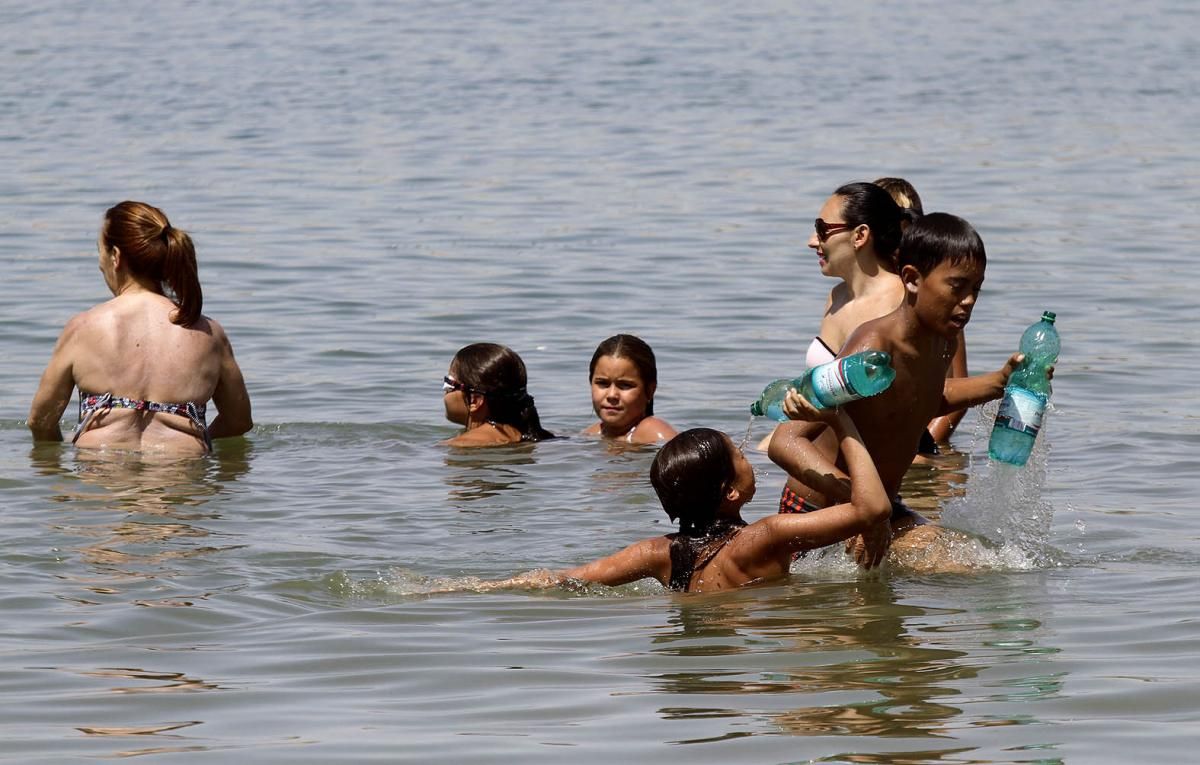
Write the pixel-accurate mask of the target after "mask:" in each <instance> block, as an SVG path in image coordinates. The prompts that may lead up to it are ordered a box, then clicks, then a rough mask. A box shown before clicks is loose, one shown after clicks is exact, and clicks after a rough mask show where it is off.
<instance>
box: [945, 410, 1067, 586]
mask: <svg viewBox="0 0 1200 765" xmlns="http://www.w3.org/2000/svg"><path fill="white" fill-rule="evenodd" d="M995 408H996V407H995V405H992V406H990V407H987V408H985V409H984V410H983V411H981V413H980V417H979V418H978V424H977V426H976V429H975V434H974V442H973V444H972V449H971V453H972V455H979V454H984V453H985V452H984V444H985V443H986V439H987V437H988V435H989V429H990V426H991V424H992V420H993V419H994V415H995ZM1049 415H1050V411H1049V410H1048V411H1047V418H1046V420H1044V421H1043V426H1042V432H1041V433H1040V434H1039V436H1038V440H1037V441H1036V442H1035V443H1034V447H1033V452H1032V453H1031V454H1030V456H1029V461H1028V462H1027V463H1026V464H1025V465H1024V466H1023V467H1018V466H1016V465H1009V464H1007V463H1004V462H998V461H996V460H991V459H988V458H987V457H986V456H981V457H976V456H973V457H972V459H971V463H970V467H969V468H968V478H967V485H966V491H965V492H964V494H963V496H961V497H958V498H954V499H952V500H950V501H949V502H948V503H947V505H946V507H945V509H944V510H943V511H942V518H941V521H942V524H943V525H945V526H947V527H950V528H953V529H958V530H961V531H964V532H967V533H968V534H973V535H975V536H978V537H981V538H982V539H984V540H986V541H987V542H988V543H990V544H991V545H994V546H995V551H996V553H997V554H998V555H999V556H1001V557H1002V558H1003V559H1005V560H1007V561H1008V562H1010V563H1019V562H1020V561H1021V560H1022V559H1023V560H1025V561H1027V564H1028V565H1029V566H1045V565H1048V564H1050V563H1052V561H1053V558H1054V554H1053V552H1054V551H1053V550H1052V548H1050V546H1049V544H1048V540H1049V537H1050V528H1051V523H1052V522H1053V519H1054V508H1053V507H1051V505H1050V504H1049V503H1048V502H1045V501H1043V500H1042V496H1041V495H1042V487H1043V486H1044V485H1045V482H1046V464H1047V461H1048V458H1049V451H1050V449H1049V445H1048V441H1047V438H1046V422H1048V421H1049V419H1050V417H1049Z"/></svg>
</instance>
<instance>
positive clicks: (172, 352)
mask: <svg viewBox="0 0 1200 765" xmlns="http://www.w3.org/2000/svg"><path fill="white" fill-rule="evenodd" d="M97 249H98V251H99V255H100V257H99V265H100V271H101V273H102V274H103V275H104V280H105V283H106V284H107V285H108V287H109V289H110V290H111V291H112V293H113V295H114V297H113V299H112V300H109V301H107V302H105V303H101V304H100V305H98V306H95V307H94V308H92V309H90V310H88V311H84V312H83V313H81V314H79V315H77V316H75V317H74V318H72V319H71V320H70V321H69V322H68V323H67V326H66V327H65V328H64V329H63V332H62V334H61V335H60V337H59V339H58V343H57V345H56V346H55V348H54V353H53V355H52V356H51V358H50V363H49V364H48V365H47V367H46V371H45V372H44V373H43V374H42V379H41V382H40V384H39V386H38V390H37V393H36V394H35V396H34V400H33V404H32V406H31V407H30V412H29V428H30V430H31V431H33V435H34V439H35V440H39V441H59V440H62V432H61V431H60V429H59V420H60V418H61V417H62V415H63V412H64V411H65V410H66V408H67V406H68V405H69V404H70V401H71V398H72V397H73V395H74V393H75V391H76V389H78V395H79V425H78V426H77V427H76V430H75V433H74V438H73V441H74V442H75V444H76V446H79V447H81V448H114V449H122V450H132V451H156V452H162V453H166V454H173V455H189V454H203V453H205V452H206V451H208V450H209V449H210V448H211V440H212V439H213V438H220V437H223V436H233V435H240V434H242V433H245V432H246V431H247V430H249V429H250V426H251V419H250V398H249V395H248V393H247V392H246V386H245V382H244V381H243V379H242V373H241V370H240V369H239V368H238V365H237V362H236V361H235V360H234V357H233V349H232V347H231V346H230V343H229V339H228V338H227V337H226V335H225V331H224V330H223V329H222V328H221V326H220V325H219V324H218V323H217V322H215V321H213V320H212V319H209V318H208V317H206V316H203V315H201V314H200V301H201V294H200V285H199V280H198V279H197V277H196V267H195V253H194V250H193V249H192V244H191V239H190V238H189V237H188V236H187V234H185V233H184V232H182V231H179V230H177V229H173V228H171V226H170V224H169V223H168V222H167V221H166V217H165V216H164V215H163V214H162V212H161V211H160V210H157V209H156V208H153V207H150V206H149V205H143V204H142V203H139V202H123V203H121V204H120V205H117V206H116V207H114V208H112V209H111V210H109V212H108V214H107V216H106V219H105V226H104V228H103V229H102V231H101V235H100V238H99V241H98V243H97ZM164 287H165V288H166V289H170V290H171V291H172V292H173V293H174V294H175V295H176V296H177V297H178V298H179V299H178V300H172V299H171V298H169V297H167V295H166V294H164V292H165V289H164ZM209 401H212V402H214V403H215V404H216V405H217V408H218V409H219V411H220V413H219V415H218V416H217V417H216V419H214V420H213V421H212V423H211V425H210V424H209V423H208V418H207V405H208V402H209Z"/></svg>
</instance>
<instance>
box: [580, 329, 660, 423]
mask: <svg viewBox="0 0 1200 765" xmlns="http://www.w3.org/2000/svg"><path fill="white" fill-rule="evenodd" d="M588 379H589V380H590V381H591V384H592V409H594V410H595V412H596V416H597V417H599V418H600V421H599V422H597V423H595V424H593V425H591V426H590V427H588V428H587V430H585V431H583V432H584V434H586V435H599V436H603V437H604V438H609V439H612V440H614V441H623V442H625V443H628V444H653V443H658V442H659V441H667V440H669V439H670V438H672V437H673V436H674V435H675V429H674V428H672V427H671V426H670V425H668V424H667V423H666V422H665V421H663V420H661V419H659V418H658V417H655V416H654V394H655V392H656V391H657V390H658V365H657V364H656V363H655V361H654V351H652V350H650V346H649V345H647V344H646V341H644V340H642V339H641V338H640V337H636V336H634V335H613V336H612V337H610V338H608V339H607V340H605V341H604V342H602V343H600V345H599V346H597V347H596V352H595V353H593V354H592V363H591V365H589V366H588Z"/></svg>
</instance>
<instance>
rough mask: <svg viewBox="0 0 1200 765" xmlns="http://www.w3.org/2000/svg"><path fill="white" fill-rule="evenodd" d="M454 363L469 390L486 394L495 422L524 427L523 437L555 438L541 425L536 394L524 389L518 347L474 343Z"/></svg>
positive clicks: (523, 372) (464, 349) (466, 347)
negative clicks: (517, 352) (534, 399)
mask: <svg viewBox="0 0 1200 765" xmlns="http://www.w3.org/2000/svg"><path fill="white" fill-rule="evenodd" d="M452 366H453V367H454V374H455V375H456V376H457V377H458V380H459V382H461V383H462V384H463V386H464V387H465V388H466V389H467V393H468V394H469V393H478V394H480V395H482V396H483V397H484V399H485V400H486V401H487V405H488V412H489V413H490V414H491V419H492V420H493V421H494V422H498V423H502V424H505V425H512V426H513V427H515V428H516V429H517V430H519V431H521V440H522V441H543V440H545V439H547V438H554V434H553V433H551V432H550V431H548V430H546V429H544V428H543V427H542V423H541V420H540V419H539V418H538V411H537V407H536V406H534V403H533V396H530V395H529V392H528V391H527V390H526V389H525V385H526V376H525V362H524V361H521V357H520V356H518V355H517V354H516V352H515V351H513V350H512V349H510V348H506V347H505V346H503V345H498V344H496V343H473V344H471V345H468V346H465V347H463V348H460V349H459V351H458V353H456V354H454V361H453V362H452Z"/></svg>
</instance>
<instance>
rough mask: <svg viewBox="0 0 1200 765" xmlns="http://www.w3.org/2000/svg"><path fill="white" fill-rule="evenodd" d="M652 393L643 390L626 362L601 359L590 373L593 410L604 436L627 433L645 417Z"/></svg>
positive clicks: (602, 357)
mask: <svg viewBox="0 0 1200 765" xmlns="http://www.w3.org/2000/svg"><path fill="white" fill-rule="evenodd" d="M653 395H654V391H652V390H646V386H645V384H644V383H643V382H642V376H641V375H640V374H639V373H638V370H637V367H636V366H635V365H634V363H633V362H632V361H630V360H629V359H623V358H620V357H617V356H601V357H600V358H599V359H598V360H597V361H596V369H595V371H593V372H592V408H593V409H594V410H596V416H597V417H599V418H600V427H601V429H602V431H603V432H604V433H605V435H610V436H619V435H624V434H625V433H628V432H629V431H630V430H631V429H633V428H634V427H635V426H637V424H638V423H639V422H641V421H642V420H643V419H645V417H646V406H647V405H648V404H649V401H650V397H651V396H653Z"/></svg>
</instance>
